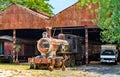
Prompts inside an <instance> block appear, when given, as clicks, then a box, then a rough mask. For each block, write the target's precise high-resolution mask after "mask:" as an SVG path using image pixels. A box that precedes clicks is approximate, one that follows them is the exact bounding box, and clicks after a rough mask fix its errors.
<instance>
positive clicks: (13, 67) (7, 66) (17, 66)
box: [0, 63, 29, 70]
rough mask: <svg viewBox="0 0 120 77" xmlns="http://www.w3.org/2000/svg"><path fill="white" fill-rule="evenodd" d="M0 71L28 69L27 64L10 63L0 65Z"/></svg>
mask: <svg viewBox="0 0 120 77" xmlns="http://www.w3.org/2000/svg"><path fill="white" fill-rule="evenodd" d="M0 69H5V70H16V69H19V70H27V69H29V65H27V64H11V63H0Z"/></svg>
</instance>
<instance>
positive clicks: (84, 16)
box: [51, 3, 98, 28]
mask: <svg viewBox="0 0 120 77" xmlns="http://www.w3.org/2000/svg"><path fill="white" fill-rule="evenodd" d="M97 7H98V6H96V5H93V6H91V8H88V7H83V8H82V9H80V8H79V7H78V6H77V3H76V4H74V5H72V6H70V7H68V8H67V9H65V10H63V11H61V12H60V13H58V14H56V15H55V16H54V17H52V18H51V21H52V22H51V25H52V26H53V27H76V26H84V25H88V28H89V27H90V28H96V27H97V26H96V24H94V23H93V22H92V20H93V19H96V18H97V13H91V10H92V9H95V8H97Z"/></svg>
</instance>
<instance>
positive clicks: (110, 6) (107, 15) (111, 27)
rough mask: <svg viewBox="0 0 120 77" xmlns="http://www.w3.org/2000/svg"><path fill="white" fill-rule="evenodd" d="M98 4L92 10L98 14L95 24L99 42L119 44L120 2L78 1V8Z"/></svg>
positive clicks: (106, 0) (115, 0) (101, 0)
mask: <svg viewBox="0 0 120 77" xmlns="http://www.w3.org/2000/svg"><path fill="white" fill-rule="evenodd" d="M93 4H98V6H99V7H98V8H97V9H94V10H95V12H97V13H98V19H97V20H96V21H95V23H96V24H97V25H98V26H99V28H100V29H101V30H102V31H101V33H100V34H101V40H102V41H103V42H107V43H118V44H120V0H80V2H79V4H78V5H79V6H80V7H83V6H91V5H93Z"/></svg>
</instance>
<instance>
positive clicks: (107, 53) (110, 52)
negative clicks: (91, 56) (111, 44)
mask: <svg viewBox="0 0 120 77" xmlns="http://www.w3.org/2000/svg"><path fill="white" fill-rule="evenodd" d="M102 55H114V51H113V50H105V51H103V53H102Z"/></svg>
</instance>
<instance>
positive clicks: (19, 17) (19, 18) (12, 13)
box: [0, 4, 50, 30]
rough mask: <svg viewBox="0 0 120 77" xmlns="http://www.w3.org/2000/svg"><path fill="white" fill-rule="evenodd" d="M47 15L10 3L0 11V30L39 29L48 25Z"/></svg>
mask: <svg viewBox="0 0 120 77" xmlns="http://www.w3.org/2000/svg"><path fill="white" fill-rule="evenodd" d="M49 17H50V16H48V15H46V14H44V13H42V12H35V11H32V10H30V9H28V8H26V7H23V6H21V5H18V4H12V5H11V6H9V7H8V8H7V9H5V10H4V11H2V12H1V13H0V30H6V29H39V28H45V27H46V26H48V25H49Z"/></svg>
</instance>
